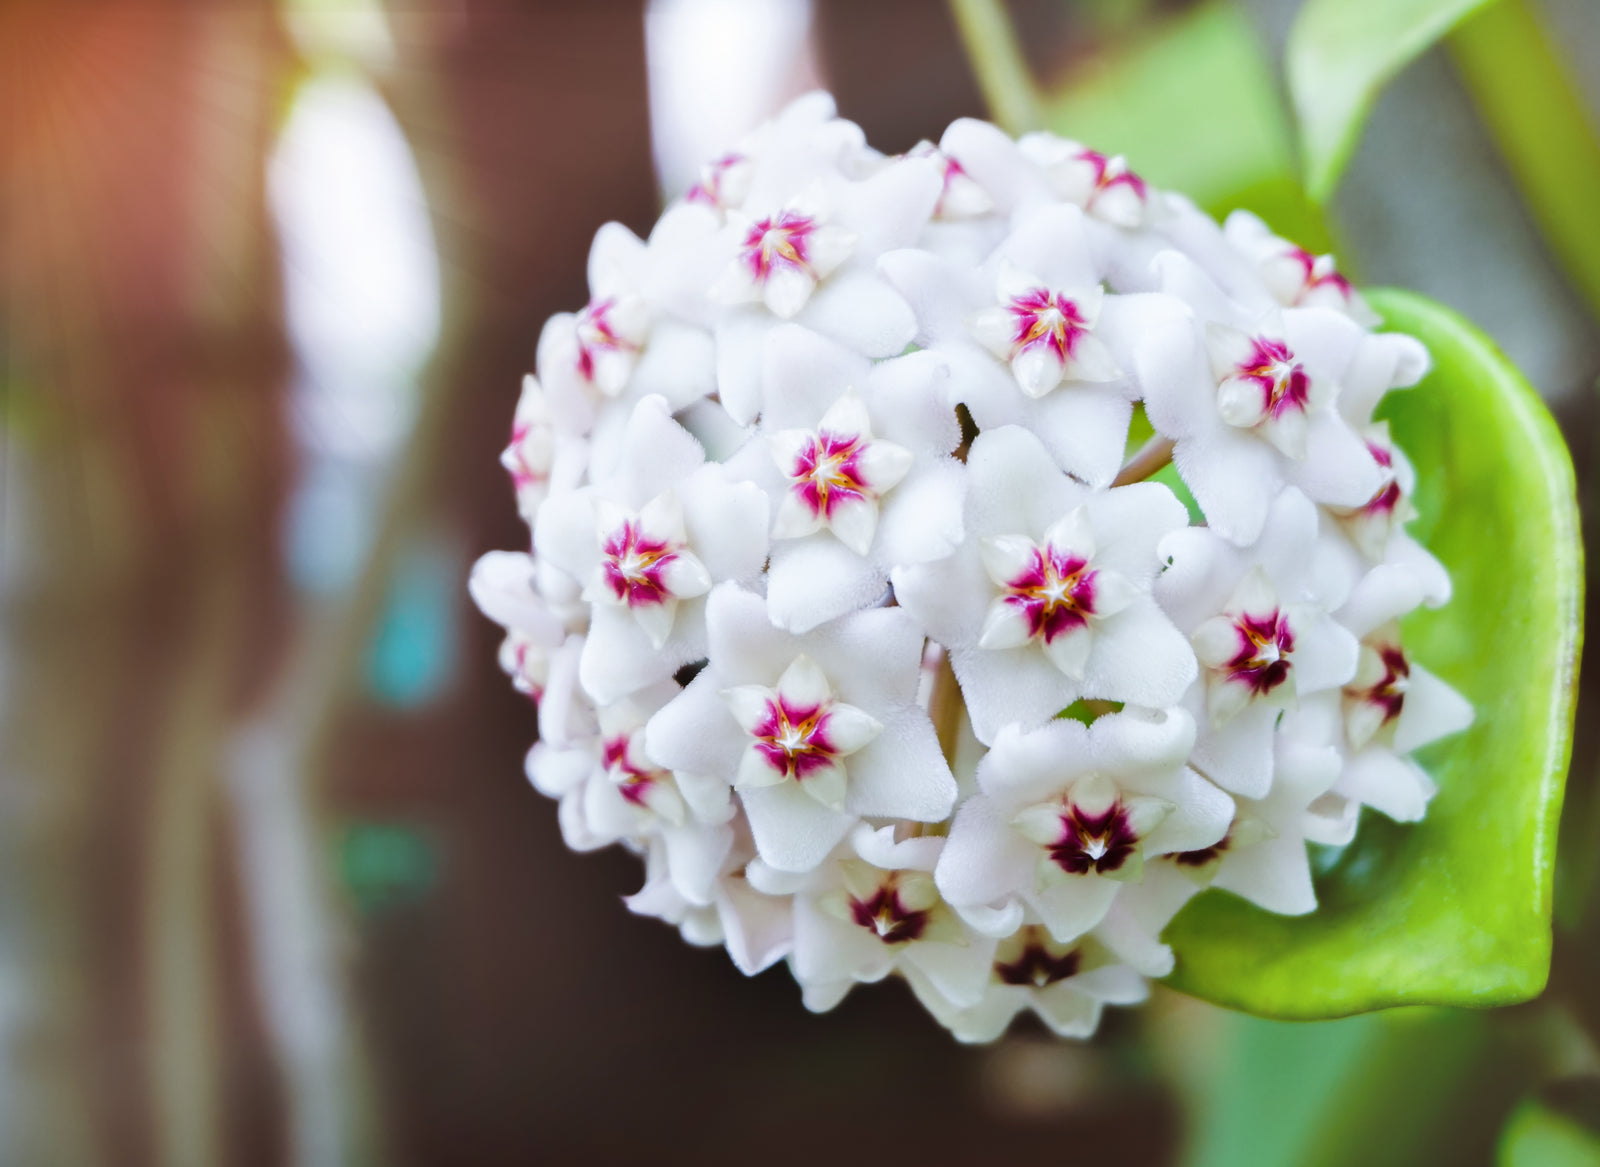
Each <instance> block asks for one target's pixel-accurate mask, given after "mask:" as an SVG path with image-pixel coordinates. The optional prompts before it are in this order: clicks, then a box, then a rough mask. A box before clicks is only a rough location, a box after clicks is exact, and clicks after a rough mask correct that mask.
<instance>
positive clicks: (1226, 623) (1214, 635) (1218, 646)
mask: <svg viewBox="0 0 1600 1167" xmlns="http://www.w3.org/2000/svg"><path fill="white" fill-rule="evenodd" d="M1189 643H1190V644H1192V645H1193V646H1194V654H1195V656H1196V657H1197V658H1198V659H1199V661H1200V663H1201V664H1202V665H1204V666H1205V667H1206V668H1208V669H1220V668H1222V666H1224V665H1226V664H1227V663H1228V662H1229V661H1231V660H1233V658H1234V657H1236V656H1238V655H1239V649H1240V644H1241V639H1240V634H1239V626H1238V625H1237V624H1235V623H1234V622H1233V620H1232V619H1231V618H1229V617H1227V616H1213V617H1211V619H1209V620H1206V621H1203V622H1202V623H1201V624H1200V626H1199V627H1198V628H1196V629H1195V630H1194V632H1193V633H1191V634H1190V636H1189ZM1242 687H1243V686H1240V688H1242Z"/></svg>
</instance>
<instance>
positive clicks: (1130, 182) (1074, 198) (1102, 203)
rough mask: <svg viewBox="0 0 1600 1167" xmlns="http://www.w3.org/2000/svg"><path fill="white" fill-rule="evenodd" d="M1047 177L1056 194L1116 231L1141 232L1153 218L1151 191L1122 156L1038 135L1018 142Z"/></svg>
mask: <svg viewBox="0 0 1600 1167" xmlns="http://www.w3.org/2000/svg"><path fill="white" fill-rule="evenodd" d="M1017 146H1018V148H1019V149H1020V150H1021V151H1022V153H1023V155H1024V156H1026V157H1028V158H1030V159H1032V160H1033V162H1034V163H1036V164H1037V165H1038V166H1039V167H1040V168H1041V169H1042V170H1043V171H1044V173H1045V175H1046V176H1047V178H1048V179H1049V181H1050V184H1051V186H1052V187H1053V188H1054V189H1055V192H1056V194H1057V195H1059V196H1060V197H1061V198H1063V199H1066V200H1067V201H1068V202H1069V203H1073V204H1075V205H1076V206H1079V207H1082V208H1083V209H1084V210H1085V211H1086V212H1088V213H1089V214H1091V215H1093V216H1095V217H1096V218H1097V219H1102V220H1104V221H1105V222H1107V223H1110V224H1111V225H1112V226H1115V227H1128V228H1136V227H1142V226H1144V224H1145V223H1146V222H1147V221H1148V219H1149V218H1150V215H1151V210H1152V204H1151V194H1152V192H1151V190H1150V188H1149V186H1148V185H1147V184H1146V183H1145V181H1144V179H1142V178H1140V177H1139V176H1138V175H1137V174H1135V173H1134V172H1133V171H1132V170H1130V169H1129V168H1128V163H1127V160H1126V159H1125V158H1123V157H1122V156H1121V155H1120V154H1117V155H1110V156H1108V155H1105V154H1101V153H1099V152H1098V151H1095V150H1091V149H1089V148H1088V147H1087V146H1084V145H1083V144H1082V143H1080V142H1073V141H1070V140H1068V139H1066V138H1059V137H1057V136H1056V135H1054V134H1051V133H1045V132H1039V133H1033V134H1026V135H1024V136H1023V137H1022V138H1021V139H1020V140H1019V141H1018V142H1017Z"/></svg>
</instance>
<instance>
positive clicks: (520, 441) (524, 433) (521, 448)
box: [503, 423, 550, 490]
mask: <svg viewBox="0 0 1600 1167" xmlns="http://www.w3.org/2000/svg"><path fill="white" fill-rule="evenodd" d="M533 430H534V427H533V426H531V425H528V424H526V423H524V424H522V425H516V426H512V427H511V444H510V445H509V446H507V447H506V456H505V458H504V459H503V462H504V464H505V467H506V469H507V471H508V472H509V473H510V475H511V485H512V486H514V487H515V488H516V489H518V490H522V489H524V488H525V487H529V486H533V485H535V484H537V483H540V482H544V481H545V480H546V479H548V478H549V477H550V476H549V475H548V474H545V473H541V472H540V471H538V470H535V469H534V468H533V467H532V466H530V465H529V464H528V452H527V447H526V442H527V441H528V438H529V436H530V435H531V434H532V433H533Z"/></svg>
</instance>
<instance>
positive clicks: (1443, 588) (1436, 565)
mask: <svg viewBox="0 0 1600 1167" xmlns="http://www.w3.org/2000/svg"><path fill="white" fill-rule="evenodd" d="M1428 364H1429V359H1428V353H1427V350H1426V349H1424V348H1423V347H1422V346H1421V345H1420V344H1418V343H1417V341H1416V340H1415V339H1413V338H1412V337H1409V336H1403V335H1400V334H1398V333H1381V334H1377V335H1369V336H1367V337H1366V339H1365V340H1364V341H1363V342H1362V345H1361V348H1360V349H1359V350H1358V351H1357V355H1356V359H1355V360H1354V361H1353V362H1351V367H1350V368H1349V369H1348V370H1347V371H1346V373H1345V378H1344V382H1343V385H1342V387H1341V390H1340V393H1339V401H1338V406H1339V412H1340V413H1341V414H1343V415H1344V417H1345V419H1346V420H1347V421H1348V422H1349V423H1350V425H1351V426H1352V427H1353V428H1354V429H1355V431H1356V433H1357V434H1358V435H1360V437H1361V439H1362V441H1364V442H1365V443H1366V445H1367V450H1368V452H1369V453H1370V454H1371V455H1372V458H1373V461H1374V462H1376V463H1377V465H1378V469H1379V476H1380V477H1379V482H1378V487H1377V489H1376V490H1374V491H1373V493H1372V495H1371V496H1370V497H1369V498H1368V499H1367V500H1366V501H1365V502H1364V503H1362V504H1361V505H1360V506H1355V507H1341V506H1326V507H1325V508H1324V509H1325V510H1326V511H1327V512H1328V513H1329V514H1330V515H1331V516H1333V518H1334V519H1336V520H1337V525H1338V529H1339V531H1340V532H1342V533H1343V534H1344V536H1345V538H1346V539H1347V540H1348V541H1349V544H1350V548H1351V551H1352V554H1351V555H1350V556H1349V557H1348V563H1347V565H1346V571H1347V573H1348V574H1349V575H1350V577H1351V579H1352V581H1353V580H1356V579H1359V578H1360V577H1361V575H1362V574H1363V573H1364V572H1365V571H1366V569H1367V568H1368V567H1370V566H1372V565H1375V564H1379V563H1389V564H1395V565H1398V566H1402V567H1404V568H1406V569H1407V570H1408V571H1410V572H1411V573H1412V574H1413V575H1414V576H1415V577H1416V579H1417V582H1418V583H1419V584H1420V585H1421V586H1422V591H1423V599H1424V602H1425V603H1427V604H1428V605H1429V606H1430V607H1438V606H1439V605H1441V604H1444V603H1446V602H1448V601H1449V599H1450V574H1449V572H1447V571H1446V570H1445V569H1444V565H1443V564H1441V563H1440V562H1439V561H1438V560H1437V559H1435V558H1434V557H1433V555H1432V554H1430V553H1429V552H1428V550H1427V549H1426V548H1424V547H1423V546H1422V545H1421V544H1420V543H1418V542H1417V541H1416V540H1415V539H1413V538H1412V537H1411V536H1410V535H1409V534H1407V533H1406V530H1405V524H1406V523H1408V522H1410V521H1411V519H1413V518H1415V517H1416V514H1417V511H1416V506H1415V505H1414V503H1413V495H1414V494H1415V491H1416V485H1417V475H1416V471H1415V470H1414V469H1413V468H1412V466H1411V461H1410V459H1409V458H1407V457H1406V454H1405V451H1404V450H1402V449H1401V448H1400V447H1399V445H1397V444H1396V443H1395V441H1394V439H1393V437H1392V436H1391V435H1390V433H1389V424H1388V422H1384V421H1374V420H1373V417H1372V414H1373V411H1374V410H1375V409H1376V408H1377V406H1378V403H1379V402H1380V401H1381V400H1382V399H1383V397H1384V395H1385V394H1386V393H1388V392H1389V391H1390V390H1391V389H1405V388H1409V387H1410V386H1412V385H1414V384H1416V383H1417V381H1419V380H1420V379H1421V378H1422V376H1423V374H1424V373H1426V372H1427V369H1428Z"/></svg>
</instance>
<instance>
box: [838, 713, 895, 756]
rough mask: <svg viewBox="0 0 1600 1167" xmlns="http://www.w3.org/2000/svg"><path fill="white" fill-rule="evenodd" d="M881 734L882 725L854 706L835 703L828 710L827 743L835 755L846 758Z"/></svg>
mask: <svg viewBox="0 0 1600 1167" xmlns="http://www.w3.org/2000/svg"><path fill="white" fill-rule="evenodd" d="M882 732H883V723H882V722H881V721H879V720H878V719H877V718H875V717H873V716H872V715H871V714H870V713H868V712H866V711H865V710H862V709H857V708H856V707H855V706H854V705H845V704H843V703H842V702H835V703H834V704H833V706H832V707H831V708H830V709H829V710H828V720H827V736H828V742H829V744H830V745H831V746H832V747H833V750H834V752H835V753H836V754H838V755H840V756H841V757H845V756H848V755H850V754H853V753H855V752H856V751H857V750H859V749H861V748H862V747H863V746H865V745H866V744H867V743H868V742H870V741H871V740H872V739H873V738H875V737H877V736H878V735H879V734H880V733H882Z"/></svg>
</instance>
